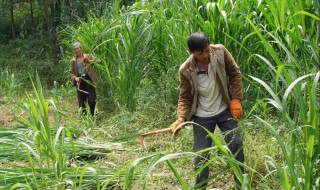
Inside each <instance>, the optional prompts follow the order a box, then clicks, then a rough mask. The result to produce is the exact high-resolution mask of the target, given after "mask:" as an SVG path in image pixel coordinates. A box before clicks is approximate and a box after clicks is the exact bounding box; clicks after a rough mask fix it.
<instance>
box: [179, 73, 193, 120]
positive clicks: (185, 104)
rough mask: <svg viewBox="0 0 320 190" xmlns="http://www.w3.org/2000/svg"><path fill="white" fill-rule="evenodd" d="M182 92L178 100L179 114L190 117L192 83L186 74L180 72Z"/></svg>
mask: <svg viewBox="0 0 320 190" xmlns="http://www.w3.org/2000/svg"><path fill="white" fill-rule="evenodd" d="M179 81H180V94H179V100H178V116H179V117H184V118H185V119H187V118H188V115H189V113H190V110H191V105H192V94H191V89H192V88H191V84H190V81H189V80H188V79H187V77H186V76H184V75H183V74H182V72H181V71H180V72H179Z"/></svg>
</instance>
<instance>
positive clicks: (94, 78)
mask: <svg viewBox="0 0 320 190" xmlns="http://www.w3.org/2000/svg"><path fill="white" fill-rule="evenodd" d="M84 56H85V57H90V59H93V60H94V57H93V56H92V55H91V54H90V55H88V54H84ZM98 61H99V60H98ZM85 68H86V70H87V73H88V75H89V76H90V78H91V80H92V82H93V84H97V83H98V79H97V75H96V72H95V71H94V67H93V64H92V63H91V64H87V65H85ZM70 75H71V81H72V82H73V84H75V80H74V78H75V77H76V76H80V75H81V74H80V73H78V70H77V66H76V57H74V58H72V59H71V60H70Z"/></svg>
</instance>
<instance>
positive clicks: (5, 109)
mask: <svg viewBox="0 0 320 190" xmlns="http://www.w3.org/2000/svg"><path fill="white" fill-rule="evenodd" d="M14 117H15V115H14V111H13V110H12V108H11V107H10V105H9V104H7V103H5V102H0V125H4V126H11V125H13V123H14Z"/></svg>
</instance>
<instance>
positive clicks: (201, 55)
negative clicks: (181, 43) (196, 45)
mask: <svg viewBox="0 0 320 190" xmlns="http://www.w3.org/2000/svg"><path fill="white" fill-rule="evenodd" d="M191 53H193V56H194V57H195V58H196V60H197V61H198V62H200V63H204V64H206V63H209V53H210V46H209V45H208V46H207V47H206V48H204V49H203V51H201V52H200V51H195V52H191Z"/></svg>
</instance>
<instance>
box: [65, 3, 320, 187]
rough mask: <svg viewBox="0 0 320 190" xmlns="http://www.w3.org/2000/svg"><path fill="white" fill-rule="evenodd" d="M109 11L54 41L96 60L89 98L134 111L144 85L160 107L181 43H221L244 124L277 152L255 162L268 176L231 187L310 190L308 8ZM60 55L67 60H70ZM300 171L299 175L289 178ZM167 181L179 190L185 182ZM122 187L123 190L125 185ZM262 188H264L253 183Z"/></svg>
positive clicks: (312, 46)
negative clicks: (238, 82)
mask: <svg viewBox="0 0 320 190" xmlns="http://www.w3.org/2000/svg"><path fill="white" fill-rule="evenodd" d="M114 3H115V6H114V7H115V8H114V9H113V8H112V7H111V6H110V7H109V9H108V10H107V11H106V13H105V14H104V16H103V17H101V18H98V17H97V16H95V15H89V17H88V21H87V22H82V23H81V25H80V26H77V27H71V28H70V30H69V29H68V30H64V31H63V32H62V34H63V35H65V36H67V39H66V41H65V44H66V45H67V46H68V47H69V48H70V49H71V47H70V44H71V42H73V41H80V42H81V43H82V44H84V47H85V48H87V49H85V50H86V51H87V52H94V53H95V54H96V55H98V56H99V58H101V59H102V64H101V65H97V68H98V70H99V74H100V78H101V83H100V85H99V87H98V90H99V91H100V92H101V93H102V94H103V96H104V97H107V98H105V99H104V100H107V99H109V101H114V102H116V104H117V105H118V107H119V108H124V107H127V108H129V109H130V110H134V109H135V108H136V107H137V105H136V104H137V102H139V101H138V100H137V98H141V97H139V96H140V95H144V96H148V95H146V94H144V93H143V92H139V90H140V91H141V90H142V91H143V88H142V86H143V85H144V84H145V83H147V84H150V83H151V82H150V81H152V83H154V86H156V87H159V88H155V89H158V90H155V92H154V93H159V94H161V93H164V94H165V93H168V92H169V93H170V94H165V95H166V96H163V97H164V101H166V100H169V99H167V98H168V97H171V95H172V94H173V96H176V94H174V93H176V91H177V85H178V84H177V83H176V84H175V85H176V86H175V85H170V84H168V81H169V82H171V81H174V79H176V80H177V74H176V73H177V72H178V68H179V66H180V64H181V63H182V62H183V61H184V60H185V59H186V58H187V56H188V54H187V52H186V39H187V37H188V36H189V34H190V33H191V32H194V31H204V32H205V33H207V34H208V37H209V38H210V41H211V42H212V43H222V44H224V45H225V46H226V47H227V48H228V49H229V50H230V52H231V53H232V55H234V57H235V60H236V61H237V62H238V64H239V66H240V69H241V71H242V74H243V78H244V85H245V88H244V89H245V97H244V100H243V103H244V107H245V108H247V110H249V114H248V116H251V115H252V114H255V115H256V117H257V120H258V121H261V122H262V123H263V124H264V126H266V127H267V129H268V130H269V132H270V133H271V134H272V135H273V137H274V138H276V139H277V142H278V144H279V147H280V149H281V151H282V154H281V157H280V158H272V157H269V156H268V155H261V157H264V158H265V157H267V158H270V161H271V162H272V163H273V164H272V166H270V165H268V163H266V164H265V167H266V168H270V167H271V168H272V167H273V168H274V170H272V171H270V173H268V174H267V176H263V174H262V173H260V172H259V171H253V172H254V173H255V174H258V176H259V179H256V178H253V177H254V176H249V177H252V178H249V179H251V181H250V180H249V181H248V178H246V177H245V178H243V176H242V177H241V176H239V178H240V179H243V181H245V182H246V184H248V187H250V186H251V185H252V184H255V185H256V184H258V185H256V186H258V188H259V187H269V188H273V189H292V188H295V189H306V190H307V189H312V188H317V181H318V180H319V176H318V175H317V172H318V171H319V170H318V169H317V167H315V166H318V165H319V163H318V162H317V159H318V158H319V129H318V126H319V116H318V114H317V113H319V103H318V102H319V86H318V81H319V79H318V78H319V77H318V75H319V74H318V71H319V69H320V54H319V52H320V51H319V46H318V44H319V20H320V19H319V18H320V15H319V4H318V3H317V2H316V1H311V0H307V1H303V0H298V1H286V0H284V1H280V0H279V1H278V0H277V1H270V0H266V1H257V0H249V1H228V0H225V1H218V2H211V1H207V0H200V1H196V0H183V1H169V0H158V1H137V2H136V3H135V4H133V5H132V6H130V7H125V8H122V9H121V10H119V11H118V10H116V9H118V8H119V1H115V2H114ZM66 55H67V56H69V57H71V53H70V52H69V53H67V54H66ZM258 77H259V78H258ZM252 79H253V80H252ZM146 81H147V82H146ZM167 84H168V85H167ZM260 85H262V86H264V87H265V88H266V90H267V91H265V90H263V89H260ZM163 86H165V87H164V88H163ZM166 88H169V90H165V89H166ZM159 89H160V90H159ZM163 89H164V90H163ZM146 91H148V90H146ZM151 93H152V92H151ZM270 95H271V96H272V99H270V98H269V97H270ZM143 98H144V99H147V98H146V97H143ZM266 99H267V100H268V101H267V102H268V103H271V105H272V106H270V104H267V103H266V102H265V100H266ZM159 102H163V101H159ZM172 103H174V104H175V103H176V102H174V101H172ZM161 107H162V105H159V110H161ZM273 110H279V112H277V113H276V115H275V117H279V118H282V119H283V120H282V122H283V123H284V125H285V127H278V126H273V125H271V124H269V122H268V119H269V118H270V115H272V114H273V113H272V112H273ZM172 112H174V110H173V111H172ZM155 113H157V112H155ZM172 115H174V114H172ZM280 132H281V133H285V134H289V137H290V139H289V140H290V142H287V141H285V140H284V139H282V138H280V137H281V136H280V134H279V133H280ZM221 151H222V152H223V150H221ZM169 157H170V156H169ZM155 159H156V160H157V159H158V158H155ZM142 160H144V159H143V158H142ZM160 160H161V159H160ZM164 162H166V161H164ZM252 162H253V163H252ZM154 163H156V162H154ZM247 164H249V165H250V164H251V165H254V164H256V163H254V161H251V162H250V161H249V163H247ZM129 165H130V164H129ZM168 165H169V167H171V168H172V169H173V170H174V171H176V169H174V166H172V165H171V163H168ZM126 167H127V168H129V166H126ZM152 167H154V166H152ZM247 168H248V169H250V168H251V167H249V166H248V167H247ZM124 170H125V169H124ZM300 170H303V172H301V173H298V171H300ZM129 171H130V172H129V175H131V173H132V170H129ZM275 171H277V174H275V173H274V172H275ZM145 172H146V173H148V172H149V171H145ZM175 175H176V177H177V179H178V180H179V182H180V184H181V186H182V187H185V185H186V183H185V182H184V180H182V179H180V177H179V174H178V173H177V174H176V173H175ZM268 176H272V177H273V178H274V179H277V178H278V176H279V177H280V181H279V182H274V181H272V182H270V184H269V183H268V182H267V181H264V180H265V179H266V178H267V177H268ZM127 180H128V181H127V182H126V184H128V185H125V187H126V188H128V187H129V186H130V183H131V181H132V180H133V178H131V177H130V176H129V177H128V178H127ZM261 181H263V183H264V184H259V183H260V182H261ZM254 182H256V183H254ZM274 183H276V185H274Z"/></svg>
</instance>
